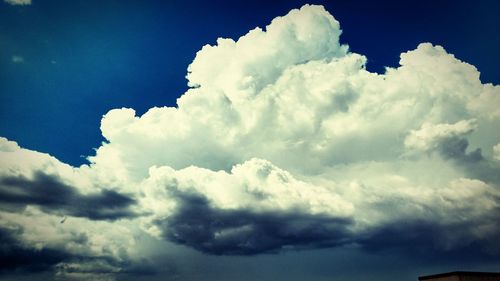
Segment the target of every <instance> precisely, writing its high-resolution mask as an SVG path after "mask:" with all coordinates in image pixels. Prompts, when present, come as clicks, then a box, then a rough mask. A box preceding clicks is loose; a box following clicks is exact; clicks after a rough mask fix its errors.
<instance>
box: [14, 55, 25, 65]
mask: <svg viewBox="0 0 500 281" xmlns="http://www.w3.org/2000/svg"><path fill="white" fill-rule="evenodd" d="M11 61H12V62H13V63H24V57H22V56H12V58H11Z"/></svg>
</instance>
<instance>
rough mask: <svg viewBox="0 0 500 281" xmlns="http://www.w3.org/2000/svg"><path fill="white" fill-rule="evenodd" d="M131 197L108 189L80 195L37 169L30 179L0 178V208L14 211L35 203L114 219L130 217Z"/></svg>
mask: <svg viewBox="0 0 500 281" xmlns="http://www.w3.org/2000/svg"><path fill="white" fill-rule="evenodd" d="M133 204H135V200H134V199H132V198H130V197H128V196H125V195H123V194H119V193H117V192H115V191H112V190H103V191H101V192H99V193H96V194H91V195H84V194H81V193H80V192H79V191H78V190H77V189H76V188H74V187H72V186H69V185H67V184H65V183H63V182H61V180H60V179H59V178H58V177H56V176H52V175H47V174H44V173H42V172H37V173H36V174H35V175H34V177H33V179H28V178H26V177H24V176H17V177H16V176H9V177H3V178H0V208H3V209H6V210H16V209H19V208H23V207H25V206H26V205H38V206H40V207H41V208H42V209H43V210H44V211H47V212H52V213H59V214H61V215H71V216H76V217H86V218H89V219H93V220H115V219H119V218H124V217H133V216H136V214H135V213H134V212H133V211H131V210H130V207H131V206H132V205H133Z"/></svg>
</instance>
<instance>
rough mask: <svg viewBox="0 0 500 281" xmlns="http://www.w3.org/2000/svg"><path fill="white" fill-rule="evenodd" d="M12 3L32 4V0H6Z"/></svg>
mask: <svg viewBox="0 0 500 281" xmlns="http://www.w3.org/2000/svg"><path fill="white" fill-rule="evenodd" d="M4 2H5V3H8V4H10V5H31V0H4Z"/></svg>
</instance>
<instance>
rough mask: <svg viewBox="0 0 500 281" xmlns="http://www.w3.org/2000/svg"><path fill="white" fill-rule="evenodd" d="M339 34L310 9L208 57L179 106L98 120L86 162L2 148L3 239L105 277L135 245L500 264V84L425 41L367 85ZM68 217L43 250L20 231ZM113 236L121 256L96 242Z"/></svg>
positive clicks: (211, 50)
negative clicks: (82, 260)
mask: <svg viewBox="0 0 500 281" xmlns="http://www.w3.org/2000/svg"><path fill="white" fill-rule="evenodd" d="M340 34H341V30H340V26H339V23H338V22H337V21H336V20H335V19H334V18H333V17H332V16H331V15H330V14H329V13H328V12H327V11H325V10H324V8H323V7H321V6H309V5H306V6H304V7H302V8H301V9H298V10H292V11H291V12H290V13H289V14H287V15H286V16H283V17H278V18H276V19H274V20H273V21H272V22H271V23H270V24H269V25H268V26H267V27H266V28H265V29H260V28H256V29H254V30H252V31H250V32H249V33H248V34H246V35H244V36H242V37H241V38H239V39H238V40H237V41H233V40H231V39H218V40H217V44H216V45H214V46H208V45H207V46H204V47H203V48H202V49H201V50H200V51H199V52H198V53H197V54H196V58H195V59H194V61H193V63H192V64H191V65H190V66H189V68H188V74H187V78H188V81H189V86H190V87H191V88H190V89H189V90H188V91H187V92H186V93H185V94H184V95H182V96H181V97H180V98H179V99H178V106H177V107H175V108H174V107H163V108H152V109H150V110H149V111H148V112H146V113H145V114H143V115H142V116H136V114H135V111H134V110H133V109H127V108H122V109H114V110H111V111H110V112H108V113H107V114H105V115H104V117H103V119H102V123H101V131H102V134H103V136H104V137H105V138H106V140H107V141H106V142H105V143H103V144H102V146H101V147H99V148H98V149H97V150H96V155H95V156H91V157H89V158H88V159H89V161H90V164H89V165H83V166H81V167H78V168H75V167H70V166H68V165H66V164H63V163H60V162H59V161H58V160H57V159H55V158H53V157H50V156H49V155H46V154H43V153H38V152H33V151H29V150H26V149H23V148H20V147H18V146H17V144H16V143H14V142H11V141H8V140H6V139H1V140H0V149H1V152H0V153H1V156H0V159H1V160H0V167H1V170H0V171H1V174H0V178H1V181H0V184H1V189H0V190H1V192H3V193H2V194H7V195H8V196H9V198H13V199H12V200H8V201H7V200H3V201H2V202H1V205H0V206H1V212H0V214H1V215H2V217H3V218H7V219H2V221H3V222H5V223H3V224H2V225H0V227H1V229H0V230H2V231H4V232H2V233H6V234H5V237H8V239H14V240H15V241H16V243H17V244H19V245H23V247H25V248H26V249H40V248H43V249H48V250H51V251H56V252H57V253H63V254H64V255H62V256H61V257H60V258H58V259H56V260H55V261H54V263H53V265H52V266H56V265H57V266H56V268H59V269H60V268H68V267H70V268H75V267H74V266H73V265H74V257H75V256H79V255H84V256H85V257H89V258H90V257H93V258H94V260H92V261H89V263H88V264H90V265H92V266H94V267H95V266H96V264H101V263H100V262H99V261H101V260H103V259H104V258H106V260H108V261H110V260H111V261H113V263H112V265H109V264H108V266H107V267H106V266H105V267H104V268H107V269H102V268H103V266H102V264H101V267H100V270H101V271H106V270H107V271H106V272H113V270H119V269H116V268H122V266H124V264H127V265H130V264H133V261H137V260H138V257H137V250H136V249H138V248H140V247H141V245H140V243H135V241H134V239H131V238H130V236H129V235H131V234H130V233H132V232H134V231H135V232H137V231H139V232H146V233H149V234H151V235H152V236H154V237H156V238H158V239H166V240H168V241H172V242H174V243H179V244H183V245H187V246H189V247H192V248H194V249H197V250H199V251H202V252H205V253H210V254H218V255H234V254H236V255H251V254H257V253H267V252H277V251H280V250H283V249H307V248H322V247H341V246H346V245H349V246H356V247H361V248H363V249H367V250H381V249H395V250H402V251H404V252H407V253H413V254H418V253H422V251H427V253H428V252H431V253H439V254H442V255H449V254H451V253H456V252H457V251H458V252H459V251H469V250H470V249H471V248H474V249H476V251H477V252H478V255H480V256H481V257H488V258H498V257H500V246H499V245H498V243H497V242H496V241H497V240H496V239H497V238H496V237H498V236H499V235H500V225H499V223H498V222H499V221H500V217H499V214H500V212H499V208H500V200H499V198H500V185H499V184H500V180H499V178H498V176H497V175H498V172H499V171H500V166H499V163H498V161H494V160H495V159H497V160H498V159H499V157H498V151H499V149H498V146H499V145H498V143H499V142H500V133H498V132H500V130H499V129H500V128H499V127H498V124H499V123H498V121H500V115H499V114H498V109H497V108H496V107H494V106H493V105H492V104H495V102H497V101H498V99H499V97H500V87H498V86H495V85H491V84H482V83H481V81H480V79H479V72H478V71H477V69H476V68H475V67H474V66H472V65H469V64H467V63H465V62H462V61H460V60H458V59H457V58H455V57H454V56H453V55H452V54H448V53H447V52H446V51H445V50H444V49H443V48H442V47H441V46H434V45H432V44H430V43H423V44H420V45H419V46H417V48H416V49H415V50H412V51H409V52H406V53H403V54H401V60H400V66H399V67H397V68H387V70H386V72H385V73H384V74H377V73H371V72H369V71H367V70H366V69H365V64H366V60H367V59H366V58H365V57H364V56H363V55H360V54H356V53H352V52H349V51H348V47H347V46H346V45H341V44H340V43H339V36H340ZM496 104H498V102H497V103H496ZM492 147H494V148H493V149H492ZM50 190H52V191H54V190H57V194H51V195H50V196H49V195H47V193H45V192H50ZM51 196H54V198H55V199H54V198H52V197H51ZM56 197H57V198H56ZM78 200H79V201H81V202H82V205H81V206H80V205H78V203H75V202H76V201H78ZM73 205H76V206H73ZM61 216H66V218H67V221H68V222H69V221H72V222H73V223H74V225H79V226H85V228H84V229H85V231H83V232H82V231H80V230H75V229H72V228H70V227H69V226H68V227H66V225H67V222H64V223H62V224H61V225H64V227H62V228H61V229H60V230H59V231H60V233H58V234H57V235H56V234H52V233H51V234H50V235H45V236H43V237H46V238H45V239H46V240H48V241H45V240H43V239H41V238H39V237H42V236H38V234H39V233H40V232H41V231H48V230H42V229H40V227H41V226H40V225H37V224H35V223H31V221H30V220H33V219H34V218H35V217H41V218H43V220H46V221H47V222H52V223H54V222H55V221H57V220H61ZM107 225H118V226H119V227H120V228H123V229H124V231H121V230H117V229H115V228H114V226H113V229H111V228H107ZM138 225H139V226H140V229H138V228H137V226H138ZM101 227H105V228H106V231H104V232H102V233H100V232H98V231H94V230H95V229H96V228H101ZM80 233H83V234H82V235H84V236H85V237H86V238H85V239H80V240H78V238H75V237H80V236H78V235H80ZM0 234H1V233H0ZM108 235H116V237H119V238H117V239H118V240H117V243H113V244H112V245H106V246H104V245H102V244H99V241H106V239H107V237H110V236H108ZM37 237H38V238H37ZM52 237H53V238H52ZM2 239H3V238H2ZM6 239H7V238H6ZM55 241H67V242H68V243H66V244H64V245H63V244H62V243H63V242H58V243H56V242H55ZM78 241H79V242H78ZM70 242H71V243H70ZM124 245H127V246H124ZM87 260H89V259H87ZM70 265H71V266H70ZM90 265H89V267H92V266H90ZM110 266H111V267H110ZM86 268H88V267H86ZM98 268H99V267H98ZM110 268H113V269H110ZM96 270H97V269H96Z"/></svg>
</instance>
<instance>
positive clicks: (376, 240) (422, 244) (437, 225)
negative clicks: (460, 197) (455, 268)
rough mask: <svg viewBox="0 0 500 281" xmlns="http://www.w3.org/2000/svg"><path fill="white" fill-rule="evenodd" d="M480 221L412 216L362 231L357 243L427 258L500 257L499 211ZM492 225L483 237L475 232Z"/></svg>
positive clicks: (371, 250) (484, 258)
mask: <svg viewBox="0 0 500 281" xmlns="http://www.w3.org/2000/svg"><path fill="white" fill-rule="evenodd" d="M496 212H497V214H496V215H495V214H491V215H489V216H486V217H484V218H482V219H481V220H478V221H466V222H460V223H445V222H439V221H435V222H432V221H426V220H416V219H409V220H406V221H403V220H402V221H397V222H392V223H389V224H385V225H381V226H379V227H376V228H375V229H373V230H371V231H369V232H367V233H365V234H363V235H362V236H363V237H361V238H359V239H358V240H357V241H356V243H357V244H359V245H361V247H362V248H363V249H364V250H366V251H368V252H392V253H394V252H397V253H398V254H403V255H405V256H407V257H412V258H416V259H425V260H436V261H440V260H449V261H452V260H455V261H459V260H461V261H487V260H500V248H499V247H498V245H497V244H496V243H495V241H496V239H497V238H496V237H499V236H500V225H499V224H498V222H499V221H500V215H498V214H500V210H498V209H497V210H496ZM485 228H490V230H489V233H488V234H484V236H485V237H483V238H482V239H478V238H474V234H473V233H474V232H476V233H479V232H481V229H485Z"/></svg>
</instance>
